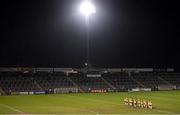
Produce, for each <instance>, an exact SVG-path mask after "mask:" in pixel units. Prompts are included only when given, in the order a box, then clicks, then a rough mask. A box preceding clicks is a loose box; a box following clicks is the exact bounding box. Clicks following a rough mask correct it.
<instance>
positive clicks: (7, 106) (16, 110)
mask: <svg viewBox="0 0 180 115" xmlns="http://www.w3.org/2000/svg"><path fill="white" fill-rule="evenodd" d="M0 106H2V107H5V108H8V109H10V110H13V111H15V112H18V113H20V114H24V112H23V111H21V110H19V109H16V108H13V107H11V106H9V105H5V104H0Z"/></svg>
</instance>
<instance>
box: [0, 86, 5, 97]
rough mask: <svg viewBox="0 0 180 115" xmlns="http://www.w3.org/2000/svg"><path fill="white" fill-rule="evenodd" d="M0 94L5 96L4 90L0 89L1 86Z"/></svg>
mask: <svg viewBox="0 0 180 115" xmlns="http://www.w3.org/2000/svg"><path fill="white" fill-rule="evenodd" d="M0 93H1V94H2V95H6V93H5V92H4V90H3V89H2V88H1V86H0Z"/></svg>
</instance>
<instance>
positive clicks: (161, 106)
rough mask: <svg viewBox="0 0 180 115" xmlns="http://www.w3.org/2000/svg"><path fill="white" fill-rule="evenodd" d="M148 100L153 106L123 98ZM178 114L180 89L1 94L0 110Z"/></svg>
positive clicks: (18, 111) (35, 112)
mask: <svg viewBox="0 0 180 115" xmlns="http://www.w3.org/2000/svg"><path fill="white" fill-rule="evenodd" d="M125 96H127V97H136V98H141V99H147V100H151V101H152V102H153V105H154V107H155V108H154V109H153V110H149V109H143V108H132V107H129V106H127V105H124V102H123V98H124V97H125ZM9 113H12V114H19V113H23V114H24V113H25V114H97V115H98V114H99V115H100V114H131V113H134V114H139V113H143V114H146V113H147V114H149V113H150V114H163V113H167V114H180V91H159V92H131V93H127V92H121V93H79V94H56V95H24V96H23V95H18V96H0V114H9Z"/></svg>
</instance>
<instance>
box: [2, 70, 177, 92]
mask: <svg viewBox="0 0 180 115" xmlns="http://www.w3.org/2000/svg"><path fill="white" fill-rule="evenodd" d="M135 88H136V89H137V88H149V89H151V90H174V89H180V73H175V72H173V71H153V69H144V70H143V69H119V70H118V69H107V71H104V70H103V71H100V72H99V73H98V74H97V73H96V74H93V73H91V74H87V73H84V72H83V71H80V70H77V71H74V70H73V69H71V68H64V69H63V68H30V69H27V68H26V69H19V68H3V69H1V68H0V93H1V95H5V94H6V95H8V94H18V93H17V92H21V93H23V92H39V93H42V92H46V91H48V93H54V92H55V91H54V90H55V89H56V92H58V93H63V92H64V93H68V92H106V91H129V90H131V89H135Z"/></svg>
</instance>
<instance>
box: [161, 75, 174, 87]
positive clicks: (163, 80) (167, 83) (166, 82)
mask: <svg viewBox="0 0 180 115" xmlns="http://www.w3.org/2000/svg"><path fill="white" fill-rule="evenodd" d="M158 79H159V80H161V81H162V82H164V83H165V84H166V85H169V86H172V84H171V83H169V82H168V81H166V80H165V79H163V78H162V77H160V76H159V77H158Z"/></svg>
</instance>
